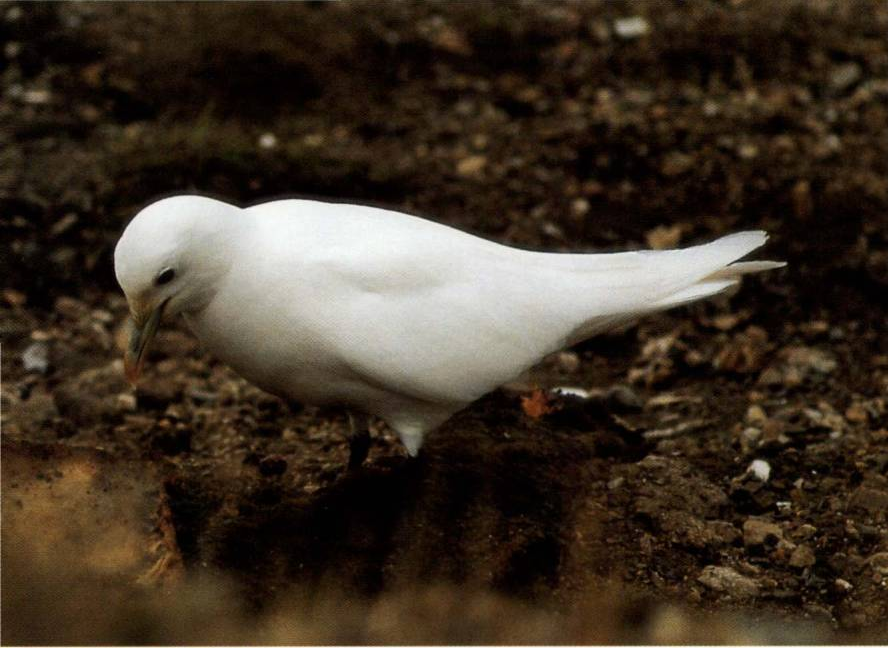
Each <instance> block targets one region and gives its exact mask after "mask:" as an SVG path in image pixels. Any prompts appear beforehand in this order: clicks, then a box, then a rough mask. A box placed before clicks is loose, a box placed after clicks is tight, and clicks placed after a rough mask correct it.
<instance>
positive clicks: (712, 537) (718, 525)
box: [706, 520, 740, 545]
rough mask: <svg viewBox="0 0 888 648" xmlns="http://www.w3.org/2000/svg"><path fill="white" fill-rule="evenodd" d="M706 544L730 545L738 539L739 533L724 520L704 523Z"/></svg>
mask: <svg viewBox="0 0 888 648" xmlns="http://www.w3.org/2000/svg"><path fill="white" fill-rule="evenodd" d="M706 533H707V535H708V540H709V541H708V542H707V544H711V545H731V544H734V542H736V541H737V540H739V539H740V531H739V530H737V528H736V527H735V526H734V525H733V524H731V523H730V522H725V521H724V520H709V521H707V522H706Z"/></svg>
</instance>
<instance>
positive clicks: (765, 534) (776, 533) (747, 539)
mask: <svg viewBox="0 0 888 648" xmlns="http://www.w3.org/2000/svg"><path fill="white" fill-rule="evenodd" d="M782 539H783V530H782V529H781V528H780V527H779V526H778V525H776V524H774V523H773V522H768V521H767V520H762V519H759V518H749V519H748V520H746V522H744V523H743V544H745V545H746V546H747V547H755V546H760V545H764V544H770V545H776V544H777V543H778V542H779V541H780V540H782Z"/></svg>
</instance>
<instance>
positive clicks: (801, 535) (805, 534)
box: [793, 524, 817, 540]
mask: <svg viewBox="0 0 888 648" xmlns="http://www.w3.org/2000/svg"><path fill="white" fill-rule="evenodd" d="M815 533H817V527H816V526H813V525H811V524H803V525H801V526H800V527H799V528H798V529H796V530H795V533H794V534H793V535H794V536H795V537H796V538H798V539H799V540H807V539H809V538H813V537H814V534H815Z"/></svg>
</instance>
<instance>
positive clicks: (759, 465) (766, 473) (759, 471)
mask: <svg viewBox="0 0 888 648" xmlns="http://www.w3.org/2000/svg"><path fill="white" fill-rule="evenodd" d="M746 472H747V473H749V474H751V475H752V476H753V477H755V478H756V479H758V480H759V481H761V482H766V481H768V479H770V477H771V464H769V463H768V462H767V461H765V460H764V459H755V460H754V461H753V462H752V463H750V464H749V467H748V468H747V469H746Z"/></svg>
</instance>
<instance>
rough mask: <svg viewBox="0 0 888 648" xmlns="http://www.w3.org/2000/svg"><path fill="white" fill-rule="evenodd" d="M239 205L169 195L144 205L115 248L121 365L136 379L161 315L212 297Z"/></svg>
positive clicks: (189, 309) (201, 303) (197, 305)
mask: <svg viewBox="0 0 888 648" xmlns="http://www.w3.org/2000/svg"><path fill="white" fill-rule="evenodd" d="M240 211H241V210H240V209H238V208H237V207H235V206H233V205H229V204H228V203H224V202H221V201H218V200H213V199H211V198H205V197H202V196H174V197H171V198H165V199H163V200H159V201H157V202H155V203H152V204H151V205H148V206H147V207H145V208H144V209H143V210H142V211H140V212H139V213H138V214H136V217H135V218H134V219H133V220H132V221H131V222H130V224H129V225H128V226H127V228H126V230H124V232H123V235H122V236H121V237H120V241H118V243H117V247H116V248H115V250H114V272H115V274H116V275H117V282H118V283H119V284H120V287H121V288H122V289H123V292H124V294H125V295H126V300H127V303H128V304H129V308H130V314H131V316H132V329H131V333H130V339H129V343H128V345H127V349H126V354H125V356H124V367H125V370H126V376H127V379H128V380H129V381H130V382H131V383H133V384H135V382H136V380H138V377H139V374H140V373H141V371H142V366H143V364H144V362H145V355H146V352H147V350H148V346H149V344H150V343H151V340H152V338H153V337H154V334H155V333H156V332H157V328H158V326H159V325H160V322H161V320H162V319H163V317H164V316H167V317H171V316H174V315H177V314H178V313H182V312H186V313H187V312H195V311H199V310H201V309H202V308H204V307H205V306H206V305H207V304H208V303H209V301H210V300H211V299H212V296H213V294H214V293H215V287H216V285H217V284H218V281H219V279H220V277H221V275H223V274H224V273H225V272H227V269H228V267H229V266H230V263H231V255H230V253H229V250H228V246H229V245H230V243H231V240H232V237H231V232H230V226H231V224H232V223H234V222H236V221H237V220H238V215H239V213H240Z"/></svg>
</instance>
